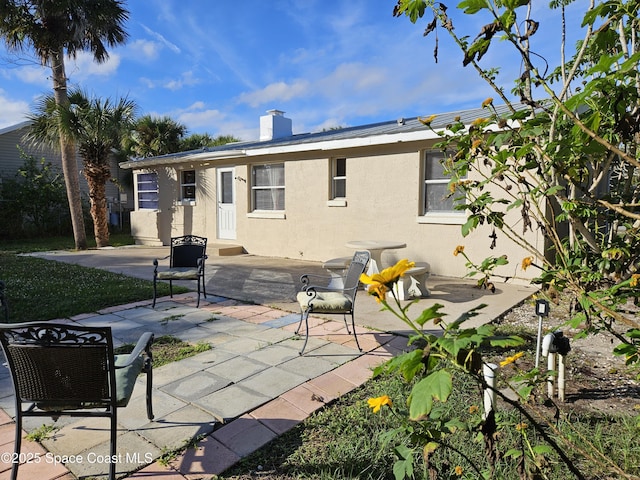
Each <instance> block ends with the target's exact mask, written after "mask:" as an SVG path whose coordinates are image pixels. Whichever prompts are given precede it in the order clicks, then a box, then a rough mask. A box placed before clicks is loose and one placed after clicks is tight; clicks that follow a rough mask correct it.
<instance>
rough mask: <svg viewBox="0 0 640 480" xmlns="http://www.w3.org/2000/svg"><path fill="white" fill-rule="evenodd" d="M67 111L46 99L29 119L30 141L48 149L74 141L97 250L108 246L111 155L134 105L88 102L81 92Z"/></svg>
mask: <svg viewBox="0 0 640 480" xmlns="http://www.w3.org/2000/svg"><path fill="white" fill-rule="evenodd" d="M68 98H69V105H68V106H67V107H64V106H59V105H57V104H56V101H55V98H54V97H53V96H46V97H44V98H43V99H42V100H41V101H40V102H39V103H38V104H37V106H36V113H35V114H33V115H31V116H30V120H31V121H32V122H33V125H32V127H31V131H30V133H29V137H30V138H31V139H33V140H37V141H40V142H45V143H47V144H49V145H56V144H59V137H60V136H64V137H66V138H68V139H71V140H72V141H73V142H74V143H75V144H76V145H77V147H78V152H79V153H80V156H81V157H82V162H83V170H82V171H83V173H84V176H85V178H86V179H87V184H88V185H89V199H90V201H91V218H92V219H93V231H94V235H95V239H96V245H97V246H98V247H105V246H107V245H109V223H108V215H107V197H106V183H107V181H108V180H109V179H110V178H111V167H110V160H111V155H112V154H114V153H115V152H116V151H117V150H119V149H120V148H121V146H122V143H123V139H124V138H125V137H126V136H127V135H128V134H129V130H130V129H131V126H132V125H133V121H134V118H135V110H136V105H135V103H134V102H132V101H130V100H127V99H126V98H121V99H119V100H118V101H116V102H112V101H111V100H109V99H106V100H101V99H99V98H91V99H90V98H88V97H87V95H86V94H84V93H83V92H82V91H80V90H73V91H72V92H70V93H69V96H68Z"/></svg>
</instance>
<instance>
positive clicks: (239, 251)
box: [207, 243, 245, 257]
mask: <svg viewBox="0 0 640 480" xmlns="http://www.w3.org/2000/svg"><path fill="white" fill-rule="evenodd" d="M207 253H208V254H209V255H211V256H217V257H229V256H232V255H243V254H244V253H245V251H244V248H243V247H242V245H232V244H229V243H213V244H211V243H210V244H209V245H207Z"/></svg>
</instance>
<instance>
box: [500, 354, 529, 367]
mask: <svg viewBox="0 0 640 480" xmlns="http://www.w3.org/2000/svg"><path fill="white" fill-rule="evenodd" d="M523 355H524V352H518V353H516V354H515V355H513V356H512V357H507V358H506V359H505V360H503V361H502V362H500V366H501V367H506V366H507V365H511V364H512V363H515V361H516V360H518V359H519V358H520V357H521V356H523Z"/></svg>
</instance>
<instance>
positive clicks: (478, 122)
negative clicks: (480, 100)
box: [471, 118, 488, 127]
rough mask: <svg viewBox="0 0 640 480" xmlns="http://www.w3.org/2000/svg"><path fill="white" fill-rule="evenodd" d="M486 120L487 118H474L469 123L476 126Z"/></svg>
mask: <svg viewBox="0 0 640 480" xmlns="http://www.w3.org/2000/svg"><path fill="white" fill-rule="evenodd" d="M487 121H488V119H487V118H476V119H475V120H474V121H473V122H471V125H473V126H474V127H478V126H480V125H482V124H483V123H485V122H487Z"/></svg>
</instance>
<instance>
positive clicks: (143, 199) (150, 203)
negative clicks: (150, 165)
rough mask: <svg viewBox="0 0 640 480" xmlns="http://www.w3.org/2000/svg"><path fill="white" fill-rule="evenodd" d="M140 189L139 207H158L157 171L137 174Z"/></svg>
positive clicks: (153, 208)
mask: <svg viewBox="0 0 640 480" xmlns="http://www.w3.org/2000/svg"><path fill="white" fill-rule="evenodd" d="M136 188H137V191H138V209H140V210H157V209H158V174H157V173H156V172H149V173H139V174H138V175H137V176H136Z"/></svg>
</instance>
